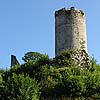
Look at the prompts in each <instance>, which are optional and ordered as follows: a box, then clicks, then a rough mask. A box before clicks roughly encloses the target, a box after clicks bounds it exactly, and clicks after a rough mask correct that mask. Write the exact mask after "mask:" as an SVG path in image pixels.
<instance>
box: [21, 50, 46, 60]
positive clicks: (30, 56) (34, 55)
mask: <svg viewBox="0 0 100 100" xmlns="http://www.w3.org/2000/svg"><path fill="white" fill-rule="evenodd" d="M43 56H45V55H44V54H41V53H38V52H27V53H26V54H25V55H24V57H22V59H23V60H24V61H25V62H28V61H30V60H32V61H36V60H39V59H40V58H41V57H43Z"/></svg>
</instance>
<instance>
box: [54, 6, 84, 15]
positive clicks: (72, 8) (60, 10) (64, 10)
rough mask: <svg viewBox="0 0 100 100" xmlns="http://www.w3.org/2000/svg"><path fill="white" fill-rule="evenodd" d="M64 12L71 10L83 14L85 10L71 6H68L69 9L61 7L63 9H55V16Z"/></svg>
mask: <svg viewBox="0 0 100 100" xmlns="http://www.w3.org/2000/svg"><path fill="white" fill-rule="evenodd" d="M64 12H65V13H68V14H69V13H71V12H74V13H79V14H81V15H85V13H84V11H83V10H79V9H76V8H75V7H70V8H67V9H66V8H65V7H64V8H61V9H59V10H57V11H55V16H57V15H60V14H62V13H64Z"/></svg>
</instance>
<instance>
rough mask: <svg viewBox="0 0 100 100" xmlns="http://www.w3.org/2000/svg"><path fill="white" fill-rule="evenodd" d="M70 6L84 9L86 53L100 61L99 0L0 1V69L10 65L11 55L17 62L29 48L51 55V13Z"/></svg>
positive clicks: (53, 43) (53, 46) (52, 17)
mask: <svg viewBox="0 0 100 100" xmlns="http://www.w3.org/2000/svg"><path fill="white" fill-rule="evenodd" d="M71 6H75V7H76V8H77V9H82V10H84V12H85V14H86V18H87V21H86V23H87V36H88V38H87V39H88V52H89V54H90V55H93V56H94V57H95V59H96V60H97V61H98V62H99V63H100V44H99V43H100V30H99V29H100V1H99V0H95V1H91V0H0V68H4V69H5V68H9V66H10V56H11V54H14V55H16V56H17V58H18V60H19V62H20V63H23V62H22V57H23V56H24V54H25V53H26V52H29V51H35V52H40V53H44V54H48V55H49V56H50V57H54V52H55V41H54V39H55V31H54V12H55V11H56V10H58V9H60V8H63V7H66V8H70V7H71Z"/></svg>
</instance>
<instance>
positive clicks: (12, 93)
mask: <svg viewBox="0 0 100 100" xmlns="http://www.w3.org/2000/svg"><path fill="white" fill-rule="evenodd" d="M0 90H1V91H0V93H1V97H0V100H39V95H40V92H39V87H38V84H37V82H36V81H35V80H33V79H31V78H29V77H28V76H24V74H21V75H16V74H14V73H13V76H12V77H8V80H7V81H6V82H4V81H3V83H2V87H0Z"/></svg>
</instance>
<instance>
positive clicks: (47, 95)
mask: <svg viewBox="0 0 100 100" xmlns="http://www.w3.org/2000/svg"><path fill="white" fill-rule="evenodd" d="M22 59H23V60H24V61H25V63H24V64H21V65H15V66H13V67H11V68H10V69H9V70H6V71H5V70H0V100H64V99H66V100H73V99H74V100H92V99H93V100H97V99H98V100H99V99H100V65H98V64H97V63H96V61H95V60H94V58H91V57H90V56H89V55H88V54H87V53H86V52H85V50H82V49H80V50H66V51H65V52H63V53H62V54H61V55H60V56H57V57H55V58H52V59H51V58H49V56H48V55H45V54H41V53H38V52H28V53H26V54H25V55H24V57H22Z"/></svg>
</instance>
